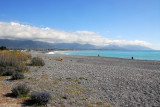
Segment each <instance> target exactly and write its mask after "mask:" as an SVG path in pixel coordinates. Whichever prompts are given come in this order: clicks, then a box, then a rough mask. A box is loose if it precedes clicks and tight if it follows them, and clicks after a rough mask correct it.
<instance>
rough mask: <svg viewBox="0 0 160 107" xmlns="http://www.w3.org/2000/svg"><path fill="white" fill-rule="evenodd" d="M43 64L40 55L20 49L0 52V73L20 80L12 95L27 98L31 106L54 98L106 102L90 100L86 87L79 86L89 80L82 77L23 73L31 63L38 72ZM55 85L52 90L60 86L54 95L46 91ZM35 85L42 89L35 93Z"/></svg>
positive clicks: (79, 102)
mask: <svg viewBox="0 0 160 107" xmlns="http://www.w3.org/2000/svg"><path fill="white" fill-rule="evenodd" d="M58 61H63V58H62V57H60V60H58ZM28 65H29V66H28ZM44 65H45V62H44V60H43V59H42V58H41V57H33V58H31V55H30V54H28V53H24V52H20V51H9V50H2V51H0V76H11V82H14V83H18V84H19V83H21V84H19V85H16V86H14V85H13V88H12V89H11V91H12V94H13V95H15V96H17V97H26V98H25V99H24V100H25V101H27V100H28V99H29V101H31V103H33V105H42V106H44V105H47V103H48V102H49V101H50V100H51V101H52V102H54V101H55V102H56V104H60V105H63V100H67V101H68V104H71V105H81V104H82V105H83V103H84V104H90V106H92V105H97V106H98V105H99V106H104V105H105V104H104V103H103V102H100V101H99V102H95V103H94V104H91V102H92V101H89V97H88V96H89V95H87V94H86V93H87V91H88V89H87V88H85V87H83V86H81V85H80V84H81V82H83V81H87V80H88V79H87V78H85V77H77V78H72V77H67V78H56V77H55V78H50V75H48V74H47V73H45V71H42V74H41V75H40V77H39V78H37V77H34V76H29V75H25V76H24V73H26V72H28V71H29V68H30V66H34V67H33V69H36V71H37V72H39V68H41V67H39V66H44ZM37 66H38V67H37ZM33 71H34V70H33ZM29 73H31V72H29ZM24 78H25V79H24ZM19 79H21V80H19ZM22 79H24V80H22ZM12 80H14V81H12ZM24 83H27V84H31V85H32V89H33V90H31V87H28V85H27V84H24ZM54 86H55V88H54V89H55V90H56V88H58V89H59V91H56V93H55V95H54V94H53V93H49V92H51V91H52V90H54V89H53V87H54ZM35 88H40V89H42V90H41V91H43V92H37V90H35ZM51 89H52V90H51ZM34 91H36V92H34ZM47 91H49V92H47ZM59 92H60V93H59ZM61 92H63V93H61ZM51 95H52V96H51ZM71 98H75V99H71ZM26 99H27V100H26ZM24 100H23V101H24ZM77 100H78V102H77ZM64 106H65V105H64Z"/></svg>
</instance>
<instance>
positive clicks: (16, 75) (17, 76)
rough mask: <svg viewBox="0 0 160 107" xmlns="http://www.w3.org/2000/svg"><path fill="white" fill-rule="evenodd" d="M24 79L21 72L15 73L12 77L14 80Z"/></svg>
mask: <svg viewBox="0 0 160 107" xmlns="http://www.w3.org/2000/svg"><path fill="white" fill-rule="evenodd" d="M18 79H24V75H23V74H22V73H19V72H15V73H13V75H12V80H18Z"/></svg>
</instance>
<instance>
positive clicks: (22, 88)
mask: <svg viewBox="0 0 160 107" xmlns="http://www.w3.org/2000/svg"><path fill="white" fill-rule="evenodd" d="M29 92H30V87H28V86H27V85H26V84H19V85H17V86H16V87H14V88H12V93H13V94H14V95H15V96H18V97H27V96H28V93H29Z"/></svg>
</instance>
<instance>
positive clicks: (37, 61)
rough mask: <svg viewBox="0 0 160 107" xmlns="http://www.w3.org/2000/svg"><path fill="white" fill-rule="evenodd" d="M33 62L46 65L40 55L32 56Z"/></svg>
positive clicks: (34, 64) (35, 64)
mask: <svg viewBox="0 0 160 107" xmlns="http://www.w3.org/2000/svg"><path fill="white" fill-rule="evenodd" d="M31 63H32V65H33V66H44V65H45V63H44V60H43V59H42V58H40V57H34V58H32V60H31Z"/></svg>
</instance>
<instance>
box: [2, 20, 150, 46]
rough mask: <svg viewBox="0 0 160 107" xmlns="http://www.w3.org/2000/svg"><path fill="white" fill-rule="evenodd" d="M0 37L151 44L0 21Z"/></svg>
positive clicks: (56, 41)
mask: <svg viewBox="0 0 160 107" xmlns="http://www.w3.org/2000/svg"><path fill="white" fill-rule="evenodd" d="M0 39H28V40H34V41H44V42H49V43H73V42H74V43H82V44H86V43H88V44H93V45H98V46H104V45H119V46H121V45H140V46H149V47H150V46H151V44H150V43H148V42H145V41H139V40H133V41H127V40H111V39H108V38H106V37H103V36H101V35H99V33H96V32H91V31H76V32H65V31H59V30H54V29H51V28H48V27H46V28H39V27H35V26H31V25H26V24H20V23H17V22H0Z"/></svg>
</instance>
